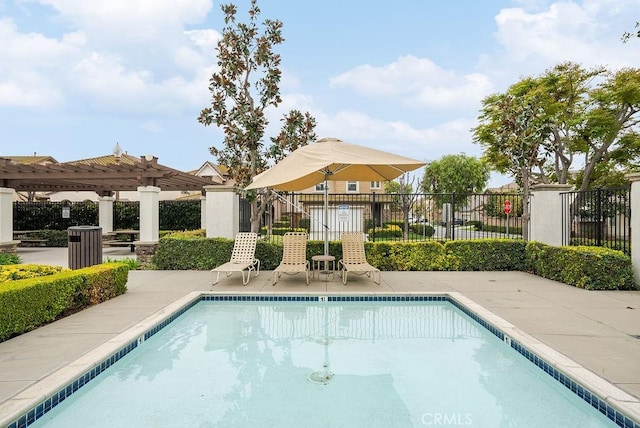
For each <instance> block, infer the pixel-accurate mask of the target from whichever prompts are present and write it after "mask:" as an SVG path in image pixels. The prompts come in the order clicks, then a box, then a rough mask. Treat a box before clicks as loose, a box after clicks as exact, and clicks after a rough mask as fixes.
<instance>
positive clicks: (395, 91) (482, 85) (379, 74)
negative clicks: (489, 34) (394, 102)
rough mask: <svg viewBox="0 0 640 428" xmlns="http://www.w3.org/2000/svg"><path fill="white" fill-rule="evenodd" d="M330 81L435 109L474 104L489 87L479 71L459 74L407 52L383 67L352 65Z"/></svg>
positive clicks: (372, 94)
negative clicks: (352, 66)
mask: <svg viewBox="0 0 640 428" xmlns="http://www.w3.org/2000/svg"><path fill="white" fill-rule="evenodd" d="M330 83H331V86H334V87H338V88H344V87H348V88H352V89H354V90H355V91H356V92H358V93H360V94H362V95H365V96H368V97H372V98H382V97H384V98H394V97H397V98H400V100H401V102H402V103H404V104H406V105H421V106H427V107H438V108H460V107H465V106H469V105H475V104H477V101H478V100H479V99H481V98H482V97H483V96H484V95H487V94H488V93H489V92H490V91H491V89H492V88H491V84H490V82H489V80H488V78H487V77H486V76H484V75H482V74H480V73H473V74H467V75H461V74H459V73H456V72H454V71H450V70H445V69H443V68H441V67H439V66H438V65H436V64H435V63H434V62H433V61H431V60H429V59H426V58H416V57H414V56H411V55H408V56H403V57H401V58H399V59H398V60H397V61H396V62H393V63H391V64H387V65H385V66H383V67H373V66H371V65H362V66H359V67H356V68H354V69H352V70H349V71H347V72H346V73H343V74H341V75H339V76H337V77H335V78H333V79H331V82H330Z"/></svg>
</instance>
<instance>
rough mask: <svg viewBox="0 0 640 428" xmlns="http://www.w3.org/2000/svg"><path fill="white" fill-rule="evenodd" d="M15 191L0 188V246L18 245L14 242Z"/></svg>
mask: <svg viewBox="0 0 640 428" xmlns="http://www.w3.org/2000/svg"><path fill="white" fill-rule="evenodd" d="M15 194H16V192H15V190H13V189H9V188H7V187H0V244H2V245H16V244H17V241H14V240H13V200H14V198H15Z"/></svg>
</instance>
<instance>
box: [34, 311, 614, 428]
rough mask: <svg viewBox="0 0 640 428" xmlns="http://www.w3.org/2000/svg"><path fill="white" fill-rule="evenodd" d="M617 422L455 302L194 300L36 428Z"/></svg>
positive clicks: (581, 424)
mask: <svg viewBox="0 0 640 428" xmlns="http://www.w3.org/2000/svg"><path fill="white" fill-rule="evenodd" d="M87 423H89V424H90V425H91V426H92V427H100V426H104V427H114V426H127V427H163V426H198V427H254V426H256V427H257V426H259V427H286V426H291V427H303V426H304V427H359V426H362V427H385V428H387V427H421V426H473V427H501V426H505V427H506V426H508V427H512V426H518V427H520V426H522V427H569V426H576V427H577V426H579V427H605V426H615V424H614V423H613V422H612V421H610V420H609V419H607V418H606V417H605V416H604V415H602V414H601V413H599V412H598V411H597V410H596V409H594V408H592V407H591V406H589V405H588V404H587V403H585V402H584V401H583V400H581V399H580V398H579V397H577V396H576V395H575V394H573V393H571V391H569V390H568V389H567V388H565V387H564V386H562V385H561V384H560V383H558V382H557V381H555V380H553V378H551V377H550V376H549V375H548V374H546V373H544V372H543V371H542V370H541V369H539V368H538V367H536V366H535V365H533V364H531V363H530V362H529V361H528V360H526V359H525V358H524V357H523V356H522V355H520V354H519V353H518V352H516V351H514V350H513V349H511V348H510V347H509V346H507V345H506V344H505V343H503V342H502V341H501V340H500V339H498V338H497V337H496V336H494V335H493V334H491V333H490V332H489V331H488V330H487V329H485V328H484V327H482V326H480V325H479V324H478V323H476V322H475V321H473V320H472V319H471V318H469V317H468V316H467V315H466V314H464V313H463V312H462V311H460V310H459V309H457V308H456V307H455V306H454V305H452V304H451V303H449V302H424V303H423V302H420V303H414V302H410V303H387V302H384V303H370V302H366V303H365V302H336V303H311V304H310V303H296V302H205V301H202V302H199V303H197V304H195V305H194V306H193V307H192V308H191V309H189V310H188V311H186V312H185V313H184V314H183V315H181V316H180V317H178V318H177V319H176V320H175V321H173V322H172V323H171V324H169V325H168V326H167V327H165V328H164V329H162V330H160V331H159V332H158V333H157V334H155V335H153V336H152V337H150V338H149V339H147V340H146V341H145V343H144V344H143V345H142V346H139V347H137V348H136V349H134V350H133V351H132V352H130V353H129V354H127V355H126V356H125V357H123V358H122V359H121V360H119V361H118V362H116V363H115V364H114V365H113V366H111V367H110V368H108V369H107V370H106V371H105V372H104V373H102V374H101V375H100V376H98V377H96V378H95V379H94V380H92V381H91V382H90V383H88V384H87V385H85V386H84V387H83V388H81V389H79V390H78V391H77V392H76V393H74V394H73V395H72V396H71V397H69V398H67V399H66V400H64V401H63V402H62V403H61V404H59V405H57V406H56V407H55V408H53V409H52V410H51V411H50V412H48V413H46V414H45V415H44V416H43V417H42V418H40V419H38V420H37V421H36V422H35V423H34V424H33V425H32V426H34V427H44V426H46V427H69V426H86V425H87Z"/></svg>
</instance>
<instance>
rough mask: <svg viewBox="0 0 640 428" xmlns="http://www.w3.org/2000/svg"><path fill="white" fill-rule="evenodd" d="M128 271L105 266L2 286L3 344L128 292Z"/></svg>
mask: <svg viewBox="0 0 640 428" xmlns="http://www.w3.org/2000/svg"><path fill="white" fill-rule="evenodd" d="M128 273H129V270H128V269H127V267H126V265H124V264H122V263H103V264H100V265H95V266H90V267H87V268H83V269H77V270H65V271H63V272H60V273H57V274H53V275H48V276H40V277H36V278H28V279H21V280H17V281H7V282H3V283H2V285H0V307H1V308H2V311H0V341H4V340H6V339H8V338H10V337H12V336H15V335H18V334H22V333H24V332H27V331H30V330H33V329H34V328H36V327H39V326H40V325H43V324H46V323H48V322H51V321H53V320H55V319H56V318H59V317H62V316H65V315H67V314H69V313H72V312H74V311H77V310H79V309H82V308H84V307H87V306H89V305H92V304H95V303H100V302H102V301H105V300H107V299H110V298H112V297H115V296H117V295H119V294H122V293H124V292H125V291H126V284H127V278H128Z"/></svg>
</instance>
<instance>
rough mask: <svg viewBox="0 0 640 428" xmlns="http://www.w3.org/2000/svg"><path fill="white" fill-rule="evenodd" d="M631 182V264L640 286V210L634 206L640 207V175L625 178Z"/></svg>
mask: <svg viewBox="0 0 640 428" xmlns="http://www.w3.org/2000/svg"><path fill="white" fill-rule="evenodd" d="M625 177H626V178H627V179H628V180H629V181H630V182H631V197H630V199H631V201H630V203H629V206H630V207H631V209H630V211H631V220H630V221H629V224H630V226H631V264H632V266H633V273H634V276H635V279H636V284H640V210H638V211H636V210H634V208H633V204H635V205H636V206H638V207H640V205H638V202H639V201H640V173H638V172H636V173H633V174H627V175H626V176H625Z"/></svg>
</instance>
